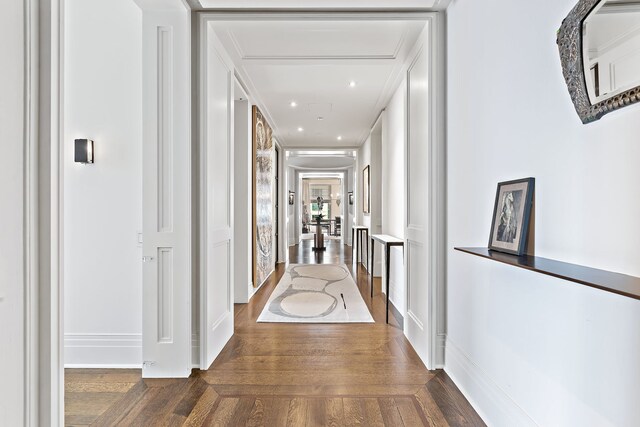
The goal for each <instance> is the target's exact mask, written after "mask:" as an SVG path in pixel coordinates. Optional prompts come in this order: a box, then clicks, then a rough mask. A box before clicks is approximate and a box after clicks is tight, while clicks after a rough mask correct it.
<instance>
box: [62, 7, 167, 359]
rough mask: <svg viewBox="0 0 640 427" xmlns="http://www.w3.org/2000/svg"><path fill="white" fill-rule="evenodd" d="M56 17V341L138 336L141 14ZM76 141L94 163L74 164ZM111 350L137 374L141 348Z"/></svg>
mask: <svg viewBox="0 0 640 427" xmlns="http://www.w3.org/2000/svg"><path fill="white" fill-rule="evenodd" d="M64 13H65V15H64V26H65V27H64V82H63V91H64V93H63V100H64V123H63V132H64V133H63V135H64V137H63V141H62V146H63V153H62V158H63V164H64V179H63V181H64V191H63V194H64V202H63V203H64V209H63V214H64V227H63V229H64V236H63V245H64V257H63V258H64V274H63V276H64V333H65V335H66V336H68V337H70V338H71V337H77V336H105V335H106V336H115V337H117V336H122V335H128V334H134V335H140V334H141V333H142V321H141V320H142V263H141V257H142V249H141V246H142V245H141V244H140V243H139V242H138V233H140V232H142V12H141V11H140V9H139V8H138V7H137V6H136V5H135V4H134V3H133V2H131V1H129V0H114V1H104V0H65V6H64ZM162 134H163V135H164V134H166V133H165V132H163V133H162ZM75 138H90V139H93V140H94V144H95V145H94V153H95V163H94V164H92V165H81V164H78V163H74V153H73V149H74V143H73V140H74V139H75ZM165 159H166V161H170V155H167V156H166V157H165ZM159 166H160V170H166V169H167V167H168V165H166V164H165V165H164V166H163V165H159ZM163 194H165V193H163ZM169 197H170V193H169ZM161 212H164V213H166V214H167V215H170V211H169V212H167V211H166V210H163V209H160V210H159V213H161ZM159 219H160V221H159V222H160V223H163V224H169V225H170V216H167V217H165V218H159ZM68 342H70V341H67V340H65V343H68ZM74 342H75V343H76V344H77V340H74ZM102 342H103V341H98V342H93V343H92V344H91V345H92V346H94V348H95V345H97V344H99V343H102ZM139 344H140V343H139V342H138V345H139ZM112 350H113V349H108V350H107V349H105V352H109V353H110V354H112V355H114V357H113V360H114V364H118V365H122V364H128V365H131V366H138V367H139V366H141V363H142V359H141V357H140V348H138V352H137V353H132V352H130V351H128V350H124V351H123V352H122V353H120V354H119V355H118V354H114V352H113V351H112ZM96 354H97V353H96V352H93V351H92V352H88V351H87V352H84V351H83V352H78V351H76V350H74V349H67V350H65V363H68V364H71V365H74V366H83V365H85V366H93V365H95V364H97V363H99V364H104V358H102V357H99V356H98V357H96V358H94V356H95V355H96Z"/></svg>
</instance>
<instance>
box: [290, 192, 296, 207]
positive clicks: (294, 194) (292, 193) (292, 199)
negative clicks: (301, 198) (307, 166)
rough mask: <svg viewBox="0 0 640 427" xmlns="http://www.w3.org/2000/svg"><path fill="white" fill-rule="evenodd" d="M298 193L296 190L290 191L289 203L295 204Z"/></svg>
mask: <svg viewBox="0 0 640 427" xmlns="http://www.w3.org/2000/svg"><path fill="white" fill-rule="evenodd" d="M295 197H296V193H295V192H294V191H289V204H290V205H293V204H294V203H295Z"/></svg>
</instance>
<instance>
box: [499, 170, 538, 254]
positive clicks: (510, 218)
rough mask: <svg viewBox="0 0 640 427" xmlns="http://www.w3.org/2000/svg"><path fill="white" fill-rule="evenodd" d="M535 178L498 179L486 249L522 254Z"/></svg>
mask: <svg viewBox="0 0 640 427" xmlns="http://www.w3.org/2000/svg"><path fill="white" fill-rule="evenodd" d="M534 187H535V178H523V179H517V180H513V181H505V182H499V183H498V188H497V190H496V199H495V203H494V205H493V218H492V221H491V234H490V235H489V249H490V250H494V251H499V252H505V253H509V254H513V255H517V256H520V255H522V254H524V252H525V249H526V245H527V234H528V231H529V219H530V218H531V209H532V205H533V194H534V191H535V188H534Z"/></svg>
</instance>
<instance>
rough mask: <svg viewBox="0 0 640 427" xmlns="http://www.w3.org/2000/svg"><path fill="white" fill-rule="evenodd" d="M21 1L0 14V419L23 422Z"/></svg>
mask: <svg viewBox="0 0 640 427" xmlns="http://www.w3.org/2000/svg"><path fill="white" fill-rule="evenodd" d="M23 8H24V5H23V2H22V1H18V0H13V1H8V2H3V8H2V14H0V39H2V43H0V58H2V61H3V65H2V67H0V93H2V96H1V97H0V141H2V143H0V200H2V203H1V204H0V218H2V227H0V325H2V327H0V343H1V344H2V358H1V359H2V363H0V378H2V381H1V385H0V424H1V425H7V426H19V425H23V420H24V418H23V410H24V399H23V395H24V383H23V381H24V347H23V345H24V320H23V315H24V311H23V307H24V292H23V289H24V285H25V277H24V271H23V268H24V252H23V251H24V243H23V237H24V235H23V233H24V231H25V224H24V222H23V214H24V209H23V203H24V200H23V196H24V187H23V184H24V179H23V173H24V167H23V165H24V144H25V134H24V128H23V126H24V118H25V117H24V107H25V103H24V92H23V91H24V87H25V81H24V77H23V73H24V66H23V64H24V58H25V49H24V47H25V46H24V15H23Z"/></svg>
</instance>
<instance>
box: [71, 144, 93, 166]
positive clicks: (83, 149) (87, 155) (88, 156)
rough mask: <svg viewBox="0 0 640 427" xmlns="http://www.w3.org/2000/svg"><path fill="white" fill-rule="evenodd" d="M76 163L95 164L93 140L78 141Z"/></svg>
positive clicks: (75, 154)
mask: <svg viewBox="0 0 640 427" xmlns="http://www.w3.org/2000/svg"><path fill="white" fill-rule="evenodd" d="M74 161H75V162H76V163H84V164H89V163H93V140H91V139H76V140H75V151H74Z"/></svg>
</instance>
